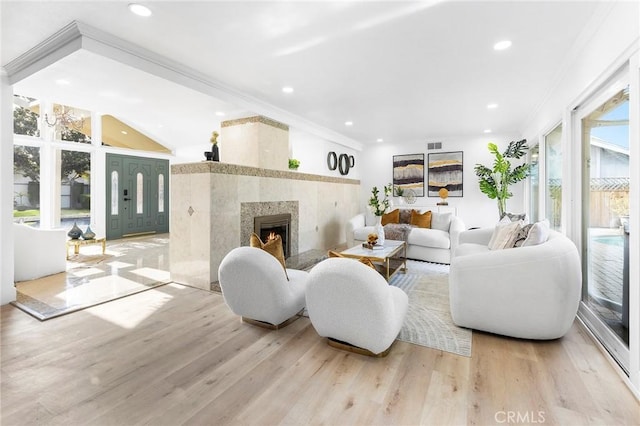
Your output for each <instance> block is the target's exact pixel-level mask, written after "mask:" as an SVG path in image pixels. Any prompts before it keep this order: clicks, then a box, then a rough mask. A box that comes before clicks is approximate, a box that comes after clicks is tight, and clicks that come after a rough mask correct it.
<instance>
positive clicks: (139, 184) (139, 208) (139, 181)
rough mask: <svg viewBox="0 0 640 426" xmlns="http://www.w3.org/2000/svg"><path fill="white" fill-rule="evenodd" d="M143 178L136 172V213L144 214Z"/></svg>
mask: <svg viewBox="0 0 640 426" xmlns="http://www.w3.org/2000/svg"><path fill="white" fill-rule="evenodd" d="M143 206H144V177H143V176H142V173H140V172H138V174H137V175H136V213H137V214H142V213H144V207H143Z"/></svg>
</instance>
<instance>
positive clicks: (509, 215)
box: [500, 213, 527, 222]
mask: <svg viewBox="0 0 640 426" xmlns="http://www.w3.org/2000/svg"><path fill="white" fill-rule="evenodd" d="M505 217H506V218H509V220H510V221H511V222H518V221H520V220H526V219H527V214H526V213H520V214H515V213H504V214H503V215H502V217H501V218H500V220H502V219H504V218H505Z"/></svg>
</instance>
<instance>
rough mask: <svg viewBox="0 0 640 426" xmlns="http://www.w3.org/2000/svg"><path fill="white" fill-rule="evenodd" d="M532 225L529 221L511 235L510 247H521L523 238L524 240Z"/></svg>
mask: <svg viewBox="0 0 640 426" xmlns="http://www.w3.org/2000/svg"><path fill="white" fill-rule="evenodd" d="M532 226H533V224H532V223H529V224H527V225H525V226H523V227H522V228H520V231H518V233H517V234H515V235H514V237H513V245H512V247H522V243H524V240H526V239H527V237H528V236H529V230H530V229H531V227H532Z"/></svg>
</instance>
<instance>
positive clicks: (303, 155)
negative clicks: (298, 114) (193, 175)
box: [171, 127, 362, 179]
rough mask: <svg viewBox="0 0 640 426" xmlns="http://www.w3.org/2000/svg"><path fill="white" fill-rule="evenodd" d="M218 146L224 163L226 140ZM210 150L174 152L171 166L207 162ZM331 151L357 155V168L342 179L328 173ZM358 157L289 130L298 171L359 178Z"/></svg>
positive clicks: (195, 148)
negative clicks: (298, 163) (205, 156)
mask: <svg viewBox="0 0 640 426" xmlns="http://www.w3.org/2000/svg"><path fill="white" fill-rule="evenodd" d="M219 147H220V153H221V158H222V162H224V157H223V155H222V152H223V151H224V140H223V139H220V142H219ZM210 149H211V144H208V143H202V144H200V145H197V146H186V147H181V148H177V149H176V150H175V157H174V158H172V159H171V164H180V163H194V162H198V161H204V151H208V150H210ZM331 151H333V152H335V153H336V154H337V155H338V156H339V155H340V154H347V155H353V156H354V158H355V166H354V167H353V168H351V169H349V174H347V175H345V176H343V175H341V174H340V171H339V170H338V169H337V168H336V169H335V170H333V171H332V170H329V168H328V167H327V154H328V153H329V152H331ZM359 156H360V152H359V151H357V150H355V149H353V148H348V147H345V146H343V145H340V144H338V143H335V142H331V141H329V140H327V139H323V138H321V137H319V136H315V135H312V134H310V133H307V132H304V131H301V130H299V129H295V128H291V127H290V128H289V158H296V159H298V160H300V168H298V171H299V172H302V173H311V174H314V175H320V176H333V177H345V178H349V179H360V176H361V175H362V173H361V170H362V166H361V165H360V159H359Z"/></svg>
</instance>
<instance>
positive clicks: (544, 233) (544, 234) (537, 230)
mask: <svg viewBox="0 0 640 426" xmlns="http://www.w3.org/2000/svg"><path fill="white" fill-rule="evenodd" d="M548 239H549V221H548V220H547V219H545V220H543V221H541V222H536V223H534V224H533V226H532V227H531V229H530V230H529V234H528V235H527V239H526V240H524V242H523V243H522V247H529V246H536V245H538V244H542V243H544V242H545V241H547V240H548Z"/></svg>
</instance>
